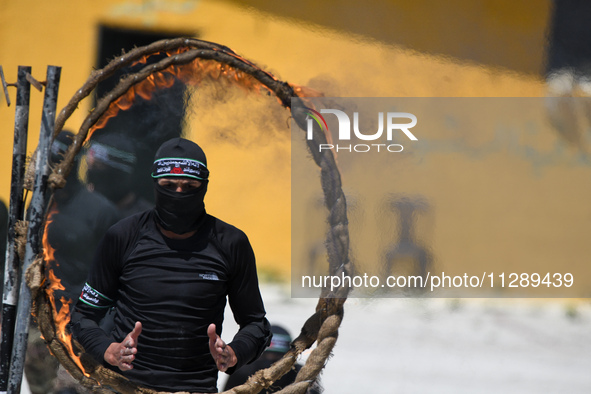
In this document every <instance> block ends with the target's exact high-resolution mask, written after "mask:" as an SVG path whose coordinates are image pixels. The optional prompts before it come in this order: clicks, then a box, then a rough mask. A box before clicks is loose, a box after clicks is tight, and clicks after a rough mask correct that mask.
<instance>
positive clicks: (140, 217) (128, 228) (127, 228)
mask: <svg viewBox="0 0 591 394" xmlns="http://www.w3.org/2000/svg"><path fill="white" fill-rule="evenodd" d="M151 215H152V210H151V209H149V210H146V211H142V212H138V213H135V214H133V215H130V216H127V217H126V218H123V219H121V220H119V221H118V222H117V223H115V224H114V225H113V226H111V228H110V229H109V233H111V234H114V235H122V236H129V235H131V234H135V233H137V231H139V230H140V229H141V228H142V227H143V226H145V225H146V224H147V223H149V221H150V220H151V217H152V216H151Z"/></svg>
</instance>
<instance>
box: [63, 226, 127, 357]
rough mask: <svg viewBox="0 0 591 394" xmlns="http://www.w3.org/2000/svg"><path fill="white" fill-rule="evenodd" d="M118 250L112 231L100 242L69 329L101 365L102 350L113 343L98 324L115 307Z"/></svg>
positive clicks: (115, 235)
mask: <svg viewBox="0 0 591 394" xmlns="http://www.w3.org/2000/svg"><path fill="white" fill-rule="evenodd" d="M121 250H122V248H121V242H120V239H119V237H118V236H117V233H116V231H113V228H111V230H109V231H108V232H107V233H106V234H105V236H104V237H103V239H102V240H101V242H100V243H99V246H98V248H97V252H96V254H95V258H94V261H93V264H92V266H91V269H90V272H89V276H88V280H87V283H86V284H85V285H84V288H83V289H82V293H81V294H80V298H79V299H78V302H77V303H76V305H75V307H74V309H73V311H72V315H71V319H70V330H71V331H72V334H73V335H74V337H75V338H76V340H77V341H78V342H80V344H81V345H82V346H83V347H84V350H85V351H86V352H87V353H88V354H90V355H92V356H93V357H94V358H95V359H96V360H97V361H99V362H101V363H102V362H103V360H104V354H105V351H106V350H107V348H108V347H109V346H110V345H111V343H113V342H115V341H114V340H113V338H111V337H110V336H109V335H107V333H105V332H104V331H103V330H102V329H101V327H100V326H99V323H100V321H101V320H102V319H103V317H104V316H105V315H106V313H107V311H108V310H109V309H110V308H112V307H113V306H114V305H115V297H116V295H117V288H118V277H119V275H120V260H121V258H120V257H119V256H120V255H121V254H122V253H121Z"/></svg>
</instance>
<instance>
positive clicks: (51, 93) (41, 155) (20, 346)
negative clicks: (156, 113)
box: [8, 66, 61, 394]
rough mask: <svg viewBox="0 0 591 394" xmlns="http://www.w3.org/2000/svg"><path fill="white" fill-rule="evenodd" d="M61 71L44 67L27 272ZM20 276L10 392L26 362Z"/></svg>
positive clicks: (25, 291)
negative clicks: (43, 90)
mask: <svg viewBox="0 0 591 394" xmlns="http://www.w3.org/2000/svg"><path fill="white" fill-rule="evenodd" d="M60 74H61V67H56V66H48V67H47V79H46V81H47V85H46V86H45V97H44V100H43V116H42V118H41V131H40V133H39V145H38V146H37V157H36V164H35V183H34V186H33V196H32V198H31V204H30V206H29V208H28V211H27V215H28V220H29V228H28V231H27V244H26V249H25V261H24V264H23V272H26V271H27V269H28V268H29V267H30V266H31V264H32V263H33V261H34V260H35V258H36V257H37V255H38V254H39V252H40V249H41V247H40V240H41V237H42V231H43V222H44V218H45V207H46V205H47V199H46V198H45V194H46V191H47V179H48V177H49V165H48V159H49V149H50V145H51V137H52V134H53V129H54V127H55V116H56V106H57V93H58V89H59V81H60ZM21 278H22V280H21V285H20V293H19V300H18V307H17V315H16V327H15V335H14V344H13V347H12V358H11V360H10V373H9V376H8V393H9V394H11V393H12V394H19V393H20V389H21V381H22V378H23V369H24V364H25V353H26V350H27V339H28V337H29V322H30V320H31V290H30V289H29V286H27V283H26V280H25V275H21Z"/></svg>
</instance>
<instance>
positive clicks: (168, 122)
mask: <svg viewBox="0 0 591 394" xmlns="http://www.w3.org/2000/svg"><path fill="white" fill-rule="evenodd" d="M194 36H195V33H194V32H178V33H172V32H166V33H163V32H158V31H142V30H132V29H125V28H115V27H108V26H100V27H99V42H98V53H97V61H96V67H97V68H98V69H100V68H103V67H105V66H106V65H107V64H108V63H109V62H110V61H111V60H113V59H114V58H115V57H116V56H118V55H121V54H122V52H129V51H130V50H131V49H133V48H135V47H141V46H145V45H148V44H151V43H153V42H155V41H158V40H162V39H166V38H177V37H194ZM166 56H167V55H166V54H156V55H153V56H150V57H149V58H148V60H147V64H151V63H154V62H157V61H159V60H161V59H162V58H164V57H166ZM145 66H146V64H137V65H132V66H129V67H124V68H122V69H120V70H119V71H118V72H117V73H116V74H114V75H113V76H112V77H110V78H108V79H107V80H105V81H103V82H102V83H101V84H99V85H98V86H97V89H96V91H95V97H94V99H95V102H96V101H98V100H100V98H101V97H104V96H105V95H106V94H107V93H108V92H110V91H111V90H112V89H113V88H114V87H115V86H116V85H117V83H118V82H119V80H120V79H121V78H122V77H124V76H125V75H127V74H130V73H135V72H138V71H139V70H141V69H142V68H143V67H145ZM184 118H185V86H184V84H183V83H181V82H180V81H176V82H175V83H174V85H173V86H172V87H170V88H166V89H160V90H158V91H156V92H154V94H153V95H152V97H151V98H150V99H149V100H145V99H143V98H140V97H137V98H136V100H135V101H134V104H133V105H132V106H131V108H129V109H128V110H125V111H123V110H122V111H119V113H118V114H117V116H116V117H114V118H111V119H109V121H108V123H107V124H106V126H105V127H104V128H103V129H101V130H99V131H97V132H96V133H95V134H93V136H92V138H91V142H93V141H94V142H98V143H101V144H107V145H114V144H116V145H117V146H116V148H119V149H122V150H124V151H128V150H133V154H134V155H135V157H136V161H135V164H134V169H133V174H125V177H124V179H125V181H123V182H115V179H113V182H110V183H111V184H112V185H114V186H111V187H116V188H129V189H130V191H132V192H133V193H134V194H136V195H137V196H138V197H140V198H141V199H143V202H144V204H139V205H138V206H137V207H134V206H132V207H128V208H131V209H124V210H123V214H124V216H126V215H127V214H132V213H134V212H133V211H134V210H135V211H137V210H139V208H145V206H146V204H145V202H148V203H150V204H152V203H153V200H154V194H153V185H152V179H151V177H150V168H151V165H152V161H153V158H154V154H155V153H156V150H157V149H158V146H160V144H161V143H162V142H164V141H166V140H168V139H170V138H174V137H179V136H180V135H181V133H182V129H183V122H184ZM130 147H131V148H130ZM115 154H117V152H115ZM97 191H100V190H97ZM104 194H108V195H109V196H113V195H118V196H120V195H121V194H122V193H104ZM114 202H115V203H119V205H121V204H120V201H119V202H118V201H114Z"/></svg>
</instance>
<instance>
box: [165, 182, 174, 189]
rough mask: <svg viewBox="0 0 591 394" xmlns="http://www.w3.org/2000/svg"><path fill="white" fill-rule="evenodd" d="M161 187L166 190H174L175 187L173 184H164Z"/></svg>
mask: <svg viewBox="0 0 591 394" xmlns="http://www.w3.org/2000/svg"><path fill="white" fill-rule="evenodd" d="M162 187H163V188H165V189H168V190H176V185H175V184H174V183H165V184H164V185H162Z"/></svg>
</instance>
